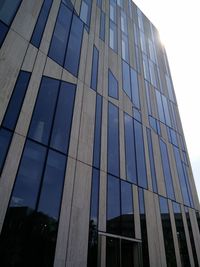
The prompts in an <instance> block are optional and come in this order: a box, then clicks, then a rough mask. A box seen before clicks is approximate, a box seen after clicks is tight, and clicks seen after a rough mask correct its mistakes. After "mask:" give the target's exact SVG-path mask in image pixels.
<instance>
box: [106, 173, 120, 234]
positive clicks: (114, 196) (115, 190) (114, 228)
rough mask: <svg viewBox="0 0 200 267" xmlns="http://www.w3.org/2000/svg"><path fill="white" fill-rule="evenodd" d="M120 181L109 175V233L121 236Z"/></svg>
mask: <svg viewBox="0 0 200 267" xmlns="http://www.w3.org/2000/svg"><path fill="white" fill-rule="evenodd" d="M120 215H121V212H120V180H119V179H117V178H115V177H113V176H111V175H108V179H107V232H109V233H113V234H120V233H121V231H120Z"/></svg>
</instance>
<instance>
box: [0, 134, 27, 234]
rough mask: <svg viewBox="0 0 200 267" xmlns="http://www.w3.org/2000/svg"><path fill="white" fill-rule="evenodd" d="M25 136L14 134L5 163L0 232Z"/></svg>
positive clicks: (0, 195)
mask: <svg viewBox="0 0 200 267" xmlns="http://www.w3.org/2000/svg"><path fill="white" fill-rule="evenodd" d="M24 142H25V138H24V137H23V136H20V135H18V134H14V135H13V139H12V142H11V145H10V148H9V151H8V155H7V159H6V162H5V165H4V169H3V172H2V174H1V179H0V203H1V209H0V232H1V229H2V226H3V222H4V218H5V215H6V210H7V206H8V203H9V199H10V194H11V192H12V187H13V184H14V181H15V177H16V174H17V170H18V165H19V162H20V158H21V154H22V150H23V147H24Z"/></svg>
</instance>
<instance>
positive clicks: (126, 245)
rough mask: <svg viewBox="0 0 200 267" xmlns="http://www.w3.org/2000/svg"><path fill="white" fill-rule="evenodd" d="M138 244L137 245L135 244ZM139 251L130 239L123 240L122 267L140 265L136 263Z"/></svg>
mask: <svg viewBox="0 0 200 267" xmlns="http://www.w3.org/2000/svg"><path fill="white" fill-rule="evenodd" d="M135 246H136V245H135ZM136 257H137V252H136V247H135V248H134V243H133V242H130V241H128V240H124V239H122V240H121V267H133V266H138V267H139V266H140V265H134V263H135V262H136ZM145 267H146V266H145Z"/></svg>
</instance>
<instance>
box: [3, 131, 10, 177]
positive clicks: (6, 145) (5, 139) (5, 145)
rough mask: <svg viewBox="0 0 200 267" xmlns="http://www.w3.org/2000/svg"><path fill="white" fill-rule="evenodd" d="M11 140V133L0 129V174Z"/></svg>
mask: <svg viewBox="0 0 200 267" xmlns="http://www.w3.org/2000/svg"><path fill="white" fill-rule="evenodd" d="M11 138H12V134H11V132H9V131H7V130H5V129H3V128H0V173H1V171H2V169H3V164H4V161H5V158H6V154H7V151H8V148H9V144H10V141H11Z"/></svg>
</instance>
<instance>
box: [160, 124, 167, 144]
mask: <svg viewBox="0 0 200 267" xmlns="http://www.w3.org/2000/svg"><path fill="white" fill-rule="evenodd" d="M160 130H161V136H162V138H163V139H164V140H165V141H166V142H168V135H167V128H166V125H165V124H163V123H162V122H161V123H160Z"/></svg>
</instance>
